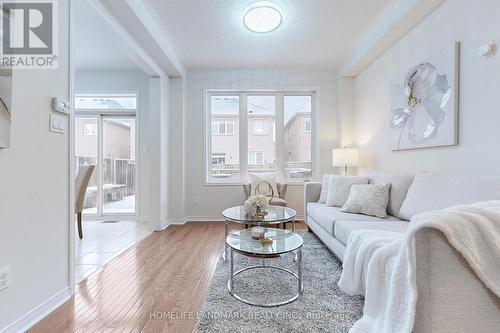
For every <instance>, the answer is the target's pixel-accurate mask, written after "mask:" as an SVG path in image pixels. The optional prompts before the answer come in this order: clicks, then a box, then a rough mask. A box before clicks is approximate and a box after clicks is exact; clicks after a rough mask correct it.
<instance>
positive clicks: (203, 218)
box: [185, 215, 304, 222]
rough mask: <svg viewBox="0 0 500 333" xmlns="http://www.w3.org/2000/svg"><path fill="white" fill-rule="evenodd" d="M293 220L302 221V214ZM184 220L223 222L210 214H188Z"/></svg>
mask: <svg viewBox="0 0 500 333" xmlns="http://www.w3.org/2000/svg"><path fill="white" fill-rule="evenodd" d="M295 220H299V221H303V220H304V216H303V215H297V217H296V218H295ZM185 221H186V222H224V219H223V218H221V217H220V216H216V217H210V216H188V217H186V219H185Z"/></svg>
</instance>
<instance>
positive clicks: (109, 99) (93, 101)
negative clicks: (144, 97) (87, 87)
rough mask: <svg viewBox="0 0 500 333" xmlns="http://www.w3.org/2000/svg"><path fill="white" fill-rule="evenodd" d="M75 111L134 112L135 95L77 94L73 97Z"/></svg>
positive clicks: (135, 107) (135, 106) (135, 105)
mask: <svg viewBox="0 0 500 333" xmlns="http://www.w3.org/2000/svg"><path fill="white" fill-rule="evenodd" d="M75 108H76V109H77V110H121V111H124V110H136V109H137V95H136V94H113V95H105V94H77V95H76V96H75Z"/></svg>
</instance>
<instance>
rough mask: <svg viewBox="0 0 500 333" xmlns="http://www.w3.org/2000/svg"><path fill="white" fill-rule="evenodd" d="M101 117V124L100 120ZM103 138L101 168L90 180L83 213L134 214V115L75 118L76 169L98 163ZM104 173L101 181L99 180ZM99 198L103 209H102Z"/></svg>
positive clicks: (97, 169)
mask: <svg viewBox="0 0 500 333" xmlns="http://www.w3.org/2000/svg"><path fill="white" fill-rule="evenodd" d="M100 119H102V125H101V126H99V121H100ZM99 137H101V139H100V140H101V142H102V149H101V160H102V163H101V168H100V169H101V170H99V168H96V170H95V171H94V173H93V175H92V178H91V180H90V184H89V187H88V189H87V194H86V198H85V204H84V214H98V213H99V210H101V212H102V214H117V213H118V214H120V213H131V214H133V213H135V158H136V156H135V118H131V117H127V118H124V117H101V118H100V117H97V116H89V117H78V118H76V121H75V155H76V156H75V157H76V159H75V161H76V172H78V169H79V167H80V166H82V165H87V164H95V165H97V166H98V154H99V149H98V145H99ZM99 175H101V181H99ZM100 198H102V204H101V206H102V208H101V209H99V205H100Z"/></svg>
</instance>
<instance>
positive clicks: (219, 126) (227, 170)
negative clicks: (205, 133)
mask: <svg viewBox="0 0 500 333" xmlns="http://www.w3.org/2000/svg"><path fill="white" fill-rule="evenodd" d="M239 100H240V98H239V96H231V95H223V96H222V95H221V96H210V97H209V101H208V105H209V110H210V113H209V115H208V116H209V117H208V123H209V124H211V125H210V128H209V137H208V139H209V140H208V143H209V148H208V149H209V154H210V155H209V156H211V161H210V165H209V170H208V176H207V179H208V181H209V182H212V183H232V182H237V181H238V180H239V179H240V174H241V172H240V144H239V142H240V136H239V129H238V126H235V124H239V119H240V113H239V112H240V111H239V110H240V107H239V103H240V102H239Z"/></svg>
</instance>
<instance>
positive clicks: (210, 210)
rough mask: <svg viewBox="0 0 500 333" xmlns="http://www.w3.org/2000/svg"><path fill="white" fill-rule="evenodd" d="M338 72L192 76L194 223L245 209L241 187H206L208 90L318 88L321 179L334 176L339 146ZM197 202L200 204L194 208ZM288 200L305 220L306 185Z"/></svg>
mask: <svg viewBox="0 0 500 333" xmlns="http://www.w3.org/2000/svg"><path fill="white" fill-rule="evenodd" d="M335 81H336V80H335V72H334V71H319V70H317V71H306V70H296V71H286V70H279V71H272V70H240V71H237V70H234V71H201V70H200V71H188V73H187V75H186V114H185V133H184V139H185V156H186V161H185V173H186V175H187V176H186V193H185V197H186V201H185V213H186V216H187V217H188V218H189V219H191V220H204V219H209V220H210V219H211V220H213V219H220V218H221V215H220V214H221V212H222V210H223V209H224V208H227V207H230V206H233V205H239V204H242V203H243V201H244V195H243V189H242V187H241V186H231V185H225V186H220V185H217V186H215V185H204V181H205V179H204V177H205V160H204V147H205V141H204V134H203V129H204V124H203V112H204V102H205V101H204V96H203V92H204V89H294V88H295V89H298V88H314V89H319V90H318V91H319V93H318V105H317V120H318V121H317V135H318V137H317V142H318V146H317V155H318V167H319V170H318V171H319V172H318V174H322V173H325V172H331V171H332V167H331V149H332V148H333V147H335V146H336V144H337V129H336V113H335V111H336V108H337V105H336V100H335V95H336V87H335V85H336V83H335ZM195 198H197V199H198V204H196V203H195V200H194V199H195ZM286 200H287V201H288V203H289V206H290V207H292V208H294V209H296V210H297V212H298V214H299V215H303V186H289V189H288V192H287V197H286Z"/></svg>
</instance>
